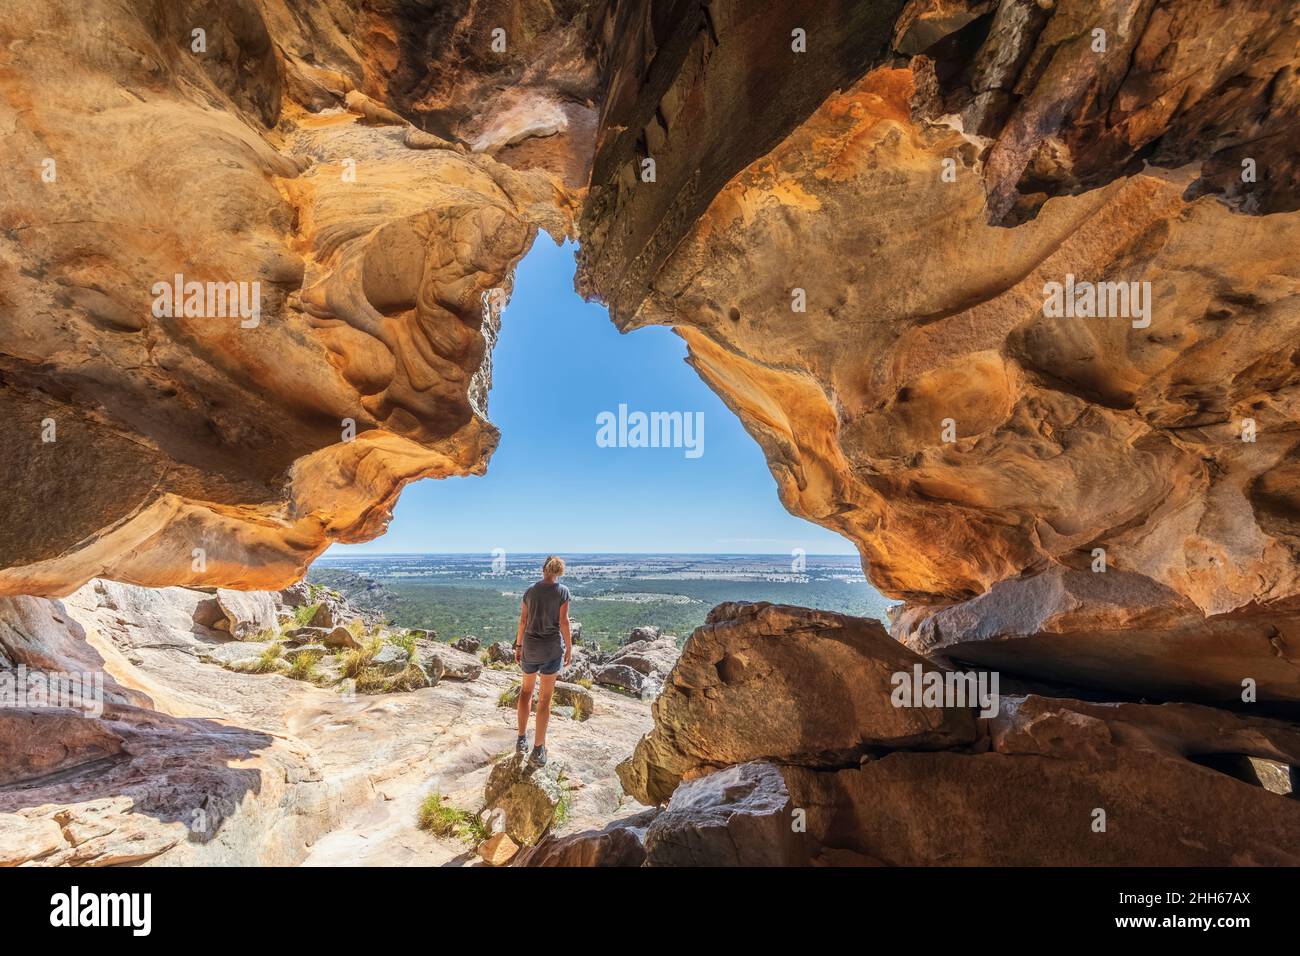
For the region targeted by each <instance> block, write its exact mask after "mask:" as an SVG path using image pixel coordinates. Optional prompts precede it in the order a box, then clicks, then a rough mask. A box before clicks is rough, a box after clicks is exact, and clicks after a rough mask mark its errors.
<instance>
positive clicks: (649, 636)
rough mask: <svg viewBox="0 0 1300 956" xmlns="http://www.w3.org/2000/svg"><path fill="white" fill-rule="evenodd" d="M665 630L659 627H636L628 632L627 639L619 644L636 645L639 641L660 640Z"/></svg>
mask: <svg viewBox="0 0 1300 956" xmlns="http://www.w3.org/2000/svg"><path fill="white" fill-rule="evenodd" d="M662 634H663V630H662V629H660V628H658V627H653V626H647V627H634V628H632V630H631V631H629V632H628V635H627V637H625V638H623V639H622V640H621V641H619V644H634V643H636V642H638V641H655V640H658V639H659V637H660V635H662Z"/></svg>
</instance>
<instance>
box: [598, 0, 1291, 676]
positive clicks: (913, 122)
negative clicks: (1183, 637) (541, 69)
mask: <svg viewBox="0 0 1300 956" xmlns="http://www.w3.org/2000/svg"><path fill="white" fill-rule="evenodd" d="M654 6H655V5H654V4H652V3H645V4H642V5H641V9H649V8H652V7H654ZM760 6H761V5H760V4H759V3H758V0H751V2H737V3H734V4H730V5H729V11H730V16H729V17H728V20H727V24H726V25H725V27H723V28H722V29H721V30H720V31H719V32H716V33H715V32H714V31H713V26H716V18H715V22H713V24H712V26H702V24H701V20H702V19H703V14H702V13H700V14H695V13H692V14H689V15H684V16H682V17H680V18H677V19H676V20H674V22H673V24H672V26H671V27H665V28H664V30H663V31H661V32H660V33H659V34H658V35H657V36H656V44H655V50H656V53H657V56H656V57H655V58H654V69H653V70H652V71H649V72H647V71H645V70H642V69H639V67H638V66H637V64H639V63H640V62H641V60H640V51H639V48H638V43H639V42H640V34H639V33H636V32H628V33H623V32H619V31H612V32H611V33H609V34H608V35H606V37H605V39H604V40H603V47H602V48H603V50H604V55H605V56H606V57H607V58H608V61H609V62H610V63H611V64H613V68H612V69H611V70H610V71H609V72H608V73H607V74H606V76H605V78H604V82H605V89H606V95H607V100H606V103H605V107H604V109H603V111H602V114H601V129H600V135H599V137H598V146H597V151H596V157H595V162H594V166H593V171H592V178H591V188H590V193H589V195H588V198H587V201H586V202H585V204H584V207H583V214H582V221H581V232H582V236H583V242H582V247H581V252H580V263H579V277H578V285H579V288H580V289H582V290H583V292H584V294H586V295H588V296H591V297H594V298H599V299H600V300H602V301H604V302H605V303H607V304H608V305H609V307H610V310H611V316H612V318H613V319H614V321H615V322H616V324H618V325H619V327H620V328H621V329H624V330H628V329H633V328H639V327H643V326H646V325H651V324H660V325H667V326H671V327H673V328H674V329H675V330H676V331H677V333H678V334H680V335H682V336H683V338H684V339H685V340H686V343H687V347H688V349H689V353H690V355H689V361H690V362H691V364H692V365H693V366H694V367H695V368H696V370H697V371H698V372H699V373H700V375H701V377H702V378H703V379H704V381H705V382H706V383H707V384H709V385H710V387H712V388H713V389H714V390H715V391H717V392H718V393H719V394H720V395H721V396H722V398H723V400H724V401H725V402H726V404H727V405H728V407H729V408H731V409H733V410H734V411H735V412H736V413H737V414H738V415H739V417H740V418H741V419H742V421H743V422H744V423H745V425H746V427H747V429H748V430H749V432H750V433H751V434H752V435H753V436H754V437H755V439H756V440H757V441H758V442H759V443H760V445H761V446H762V447H763V450H764V453H765V455H766V457H767V460H768V464H769V467H770V469H771V471H772V473H773V475H774V477H775V479H776V481H777V484H778V488H779V493H780V496H781V500H782V502H783V503H784V504H785V505H786V506H787V507H788V508H790V509H791V510H793V511H794V512H795V513H797V514H800V515H803V516H805V517H807V518H809V519H810V520H812V521H815V522H818V523H820V524H823V525H824V526H826V527H829V528H832V529H834V530H836V531H838V532H840V533H841V534H844V535H845V536H846V537H848V538H850V539H851V540H853V541H855V542H856V543H857V544H858V547H859V549H860V550H861V552H862V555H863V559H864V560H863V566H864V569H865V571H866V572H867V574H868V575H869V576H870V579H871V581H872V583H873V584H875V586H876V587H877V588H879V589H880V590H882V591H883V592H884V593H886V594H887V595H889V596H891V597H895V598H899V599H903V600H908V601H912V602H914V603H918V604H931V605H941V604H949V603H953V602H958V601H964V600H967V599H970V598H973V597H976V596H977V595H979V594H982V593H983V592H985V591H987V590H988V589H989V588H990V587H992V586H993V585H994V584H997V583H998V582H1001V581H1011V580H1015V579H1018V578H1020V577H1022V576H1029V575H1033V574H1037V573H1040V572H1042V571H1043V570H1045V569H1048V568H1051V567H1053V566H1055V565H1066V566H1069V567H1075V568H1086V567H1088V565H1089V563H1090V562H1091V560H1092V559H1093V554H1092V552H1093V551H1094V550H1095V549H1097V548H1102V549H1104V550H1105V552H1106V555H1107V556H1108V562H1109V565H1110V567H1111V568H1112V569H1120V570H1127V571H1132V572H1135V573H1141V574H1145V575H1147V576H1148V577H1150V578H1151V579H1152V580H1153V581H1154V582H1156V583H1158V584H1159V585H1162V586H1164V587H1166V588H1169V589H1170V590H1172V591H1174V592H1176V593H1177V594H1178V595H1180V596H1181V597H1182V598H1184V599H1186V600H1187V601H1189V602H1190V603H1191V604H1192V605H1194V606H1195V607H1196V608H1197V609H1198V610H1199V611H1200V612H1201V614H1202V615H1220V614H1226V613H1229V612H1231V611H1235V610H1239V609H1245V608H1248V607H1251V606H1253V605H1260V606H1266V605H1270V604H1276V603H1277V602H1281V601H1286V600H1288V599H1291V598H1294V597H1296V596H1297V595H1298V594H1300V564H1297V562H1295V560H1294V551H1295V541H1296V528H1295V523H1294V521H1293V520H1292V518H1290V517H1288V516H1289V515H1291V514H1292V513H1293V512H1294V508H1293V507H1292V503H1293V502H1294V500H1295V495H1296V492H1295V486H1296V481H1295V476H1296V473H1297V470H1296V464H1295V451H1294V449H1295V446H1296V437H1297V430H1296V415H1295V410H1294V401H1293V399H1292V392H1293V391H1294V388H1295V384H1296V381H1297V372H1296V370H1295V369H1294V367H1293V366H1292V365H1291V364H1290V362H1289V359H1288V358H1286V356H1289V355H1290V354H1291V350H1292V349H1291V344H1290V343H1291V342H1293V341H1294V340H1295V338H1296V332H1297V325H1298V324H1300V307H1298V303H1300V293H1297V292H1296V288H1297V278H1298V275H1300V273H1298V269H1300V267H1298V266H1297V264H1296V262H1295V259H1294V257H1293V256H1289V255H1288V254H1287V253H1286V252H1285V251H1284V250H1290V249H1292V248H1294V247H1296V245H1297V244H1300V214H1297V212H1296V211H1295V210H1296V209H1297V207H1298V206H1300V164H1298V163H1297V162H1296V160H1295V157H1294V156H1291V155H1282V154H1283V153H1284V152H1285V151H1283V150H1281V149H1280V147H1279V148H1278V149H1277V152H1274V150H1272V149H1270V150H1269V152H1270V153H1274V154H1273V155H1272V156H1270V157H1269V159H1268V162H1269V163H1271V164H1273V168H1274V169H1275V170H1277V173H1278V179H1276V180H1274V181H1272V182H1271V183H1269V184H1268V185H1263V184H1261V183H1259V182H1256V183H1255V184H1253V185H1252V184H1249V183H1243V182H1241V175H1240V174H1241V168H1242V161H1243V159H1244V158H1245V157H1246V152H1247V151H1248V150H1250V149H1252V148H1253V146H1248V145H1247V144H1248V143H1254V142H1257V140H1256V138H1255V137H1257V136H1258V135H1260V134H1261V133H1262V132H1263V130H1265V129H1268V130H1271V131H1273V135H1274V136H1278V137H1280V138H1275V139H1271V140H1270V142H1272V143H1276V144H1280V143H1281V142H1283V141H1284V140H1285V139H1286V138H1287V135H1293V134H1294V131H1295V129H1296V125H1297V123H1298V122H1300V116H1298V115H1297V113H1296V111H1294V110H1283V111H1276V110H1273V109H1269V108H1265V107H1264V106H1263V104H1264V103H1271V102H1274V99H1275V97H1276V95H1277V92H1276V91H1275V90H1273V89H1272V88H1271V86H1270V84H1271V83H1272V82H1273V77H1274V76H1275V75H1276V70H1274V69H1273V68H1271V67H1270V66H1269V65H1268V64H1270V63H1271V62H1273V61H1272V58H1273V57H1274V56H1281V57H1282V58H1283V59H1287V58H1289V57H1290V56H1291V54H1290V52H1289V51H1291V50H1293V48H1294V45H1295V42H1296V39H1297V33H1298V32H1300V27H1298V26H1297V25H1296V24H1295V23H1294V22H1292V21H1291V20H1289V19H1287V17H1286V16H1285V15H1284V14H1283V12H1282V9H1283V8H1282V7H1279V6H1277V5H1273V4H1265V5H1262V6H1260V7H1258V8H1255V9H1253V10H1252V12H1251V14H1250V15H1249V16H1243V17H1242V18H1240V19H1238V20H1236V21H1235V22H1234V23H1232V24H1231V25H1228V26H1223V25H1221V24H1219V23H1218V22H1217V21H1218V19H1219V18H1218V17H1217V16H1216V14H1215V12H1214V11H1216V10H1217V9H1218V8H1217V6H1216V5H1215V4H1214V3H1212V2H1210V0H1194V2H1193V3H1192V4H1191V5H1190V6H1187V7H1180V8H1179V10H1178V11H1177V12H1176V13H1175V12H1173V11H1172V10H1171V9H1166V8H1163V7H1161V8H1159V9H1157V8H1156V7H1151V6H1143V7H1141V8H1140V9H1139V8H1138V7H1135V6H1134V5H1132V4H1120V3H1114V4H1110V3H1108V4H1102V5H1100V6H1099V5H1097V4H1091V3H1084V2H1065V3H1056V4H1051V5H1047V4H1030V3H1020V2H1010V0H1009V2H1005V3H1000V4H998V5H997V7H998V8H997V11H995V12H984V13H980V11H984V10H986V9H987V7H986V5H985V4H982V3H975V2H970V3H957V2H946V0H945V2H918V3H911V4H908V5H907V8H906V11H905V12H902V13H901V15H899V13H900V8H899V7H898V6H897V5H886V6H880V5H876V6H867V5H863V6H861V7H858V8H855V11H854V14H853V15H852V16H846V17H844V18H842V19H841V21H840V22H839V24H838V28H836V29H827V30H825V31H823V33H822V35H821V38H820V44H821V45H820V46H819V56H818V57H817V59H818V60H819V61H821V62H818V63H811V62H808V63H804V64H802V65H801V67H800V80H801V84H800V89H798V90H795V89H793V88H792V87H791V86H790V85H788V84H783V85H782V87H781V89H782V92H783V95H782V96H779V97H778V96H771V97H764V98H762V100H761V102H760V103H758V104H756V105H755V106H754V107H753V108H752V109H751V110H750V111H749V112H748V113H747V114H746V122H745V123H744V124H735V123H733V122H731V121H730V117H731V115H732V114H730V112H729V110H728V109H726V108H725V106H723V104H734V103H737V102H742V101H743V102H752V100H750V99H749V98H748V96H747V94H748V93H750V92H751V91H752V90H753V89H755V88H758V87H759V86H760V85H761V83H762V77H764V76H766V75H770V74H771V72H772V70H773V69H774V67H773V64H780V63H784V62H786V61H788V60H789V53H788V51H787V50H785V49H782V48H781V47H782V45H783V44H785V43H786V42H787V41H788V39H789V38H788V37H787V36H783V35H779V34H780V33H781V31H767V32H764V31H763V30H762V29H761V27H760V26H759V24H761V23H762V22H763V17H762V16H761V15H760V14H759V12H758V11H759V9H760ZM1031 7H1032V8H1036V9H1033V10H1031V9H1030V8H1031ZM972 14H975V15H976V16H978V17H980V19H979V20H978V21H977V20H974V19H970V17H971V15H972ZM1130 14H1132V19H1131V20H1127V19H1125V18H1126V17H1128V16H1129V15H1130ZM968 20H969V22H968V23H967V26H966V27H965V28H964V29H961V30H960V31H959V32H958V28H959V25H960V24H962V23H963V22H965V21H968ZM1121 24H1122V25H1121ZM986 27H987V32H986V30H985V28H986ZM1094 27H1100V28H1102V29H1105V30H1107V31H1108V34H1109V35H1111V36H1112V38H1114V37H1115V36H1117V35H1122V38H1121V39H1119V40H1116V41H1115V42H1113V43H1111V44H1110V45H1109V47H1108V49H1107V51H1106V53H1105V55H1094V54H1093V52H1092V51H1091V50H1090V48H1089V44H1090V42H1091V37H1092V28H1094ZM936 37H951V38H952V42H948V41H947V40H945V41H944V42H942V43H940V44H939V46H937V47H931V48H927V49H926V50H925V55H924V56H916V57H914V58H913V59H912V60H911V61H910V62H908V64H907V65H906V66H905V67H904V66H899V65H898V64H900V60H899V59H897V58H895V52H896V51H898V50H903V51H912V52H915V51H916V50H917V49H918V48H920V47H922V46H924V44H926V43H929V42H931V41H933V40H934V39H935V38H936ZM1281 51H1288V52H1285V53H1283V52H1281ZM803 59H807V60H810V59H811V58H803ZM1247 64H1249V65H1247ZM777 69H778V71H779V70H780V69H781V68H780V67H777ZM959 76H960V79H956V77H959ZM940 77H942V80H940V79H939V78H940ZM1174 77H1195V79H1190V80H1186V81H1185V85H1181V81H1180V85H1179V89H1180V95H1179V97H1178V98H1177V102H1176V103H1171V102H1169V100H1168V96H1167V90H1168V89H1170V86H1169V84H1170V83H1171V82H1173V80H1174ZM1234 77H1236V78H1235V79H1234ZM968 78H969V82H967V80H968ZM1279 82H1281V83H1282V85H1283V86H1284V87H1285V89H1286V90H1288V91H1290V90H1294V89H1295V83H1296V81H1295V80H1294V78H1290V77H1289V75H1288V78H1287V79H1285V80H1282V81H1279ZM1286 95H1292V94H1291V93H1287V94H1286ZM980 97H984V98H985V102H984V104H983V105H982V106H976V103H977V101H978V100H979V98H980ZM989 97H992V100H989V99H988V98H989ZM686 104H691V107H690V108H687V107H686ZM700 104H711V105H710V106H701V105H700ZM997 104H1002V106H1004V107H1005V108H1002V106H998V105H997ZM713 105H716V106H717V107H719V108H718V109H716V110H715V109H714V108H713ZM968 109H973V110H974V112H973V113H967V110H968ZM958 114H965V115H967V116H970V117H971V118H972V119H975V118H976V117H978V118H979V122H980V124H981V125H980V128H979V129H978V130H977V131H976V133H978V135H972V132H971V131H970V130H969V129H968V130H966V131H963V130H962V129H961V128H960V126H961V121H958V122H955V123H954V122H953V120H952V119H945V117H946V116H955V115H958ZM702 115H705V116H708V117H709V120H708V121H704V120H702V118H701V117H702ZM682 130H689V134H687V135H683V134H682ZM1282 130H1286V131H1287V133H1286V134H1282V133H1281V131H1282ZM990 143H991V145H990ZM649 144H653V145H649ZM647 151H649V152H651V153H653V157H654V159H655V162H656V167H655V168H656V184H655V188H654V189H646V188H642V184H640V183H638V181H637V178H636V170H637V163H638V161H639V157H640V156H641V155H644V154H645V153H646V152H647ZM1144 161H1145V163H1144ZM1260 162H1261V163H1262V162H1263V160H1260ZM946 163H952V164H953V165H952V166H951V168H950V172H951V173H952V176H951V179H950V181H945V176H944V169H945V165H946ZM1157 167H1159V168H1157ZM1179 170H1183V172H1181V173H1180V172H1178V171H1179ZM1045 176H1046V177H1049V178H1046V179H1045V178H1044V177H1045ZM1198 176H1199V179H1198ZM1207 193H1217V194H1219V195H1220V196H1222V197H1223V198H1224V199H1225V200H1226V201H1225V202H1220V201H1217V200H1210V199H1209V198H1208V196H1207V195H1206V194H1207ZM1198 197H1199V198H1198ZM1263 211H1268V212H1270V213H1272V214H1271V215H1269V216H1268V217H1267V218H1264V217H1261V216H1258V215H1253V214H1251V213H1258V212H1263ZM918 219H919V220H920V221H922V222H924V223H925V224H926V225H925V226H924V227H922V228H914V227H913V226H910V225H904V224H908V223H915V222H917V221H918ZM990 220H992V222H994V223H997V225H993V224H991V222H990ZM828 222H833V223H835V228H834V229H830V230H825V231H823V229H824V226H825V224H826V223H828ZM1224 235H1231V236H1233V241H1232V242H1231V243H1224V242H1222V237H1223V236H1224ZM810 236H816V237H817V238H816V240H815V241H810V239H809V237H810ZM863 248H870V249H873V250H875V251H874V252H873V258H872V268H871V269H870V270H869V271H868V272H866V273H864V272H863V271H862V270H861V269H860V268H859V267H858V262H859V260H858V259H857V257H856V256H855V250H861V249H863ZM1207 270H1208V271H1207ZM1067 276H1073V277H1075V278H1077V279H1081V280H1085V281H1088V282H1092V283H1097V282H1107V281H1111V282H1125V283H1127V282H1139V283H1150V288H1151V289H1152V290H1153V296H1154V298H1152V299H1151V305H1152V312H1151V314H1150V316H1149V317H1150V319H1151V321H1150V325H1149V326H1148V325H1145V324H1144V320H1143V319H1141V317H1140V316H1136V315H1123V316H1116V317H1113V318H1076V319H1061V318H1054V317H1049V316H1048V315H1045V314H1044V302H1045V297H1046V295H1047V292H1046V291H1045V290H1047V289H1048V288H1049V285H1050V284H1051V283H1054V282H1055V283H1064V282H1065V281H1066V277H1067ZM1279 276H1282V277H1284V278H1282V279H1281V280H1280V282H1279V281H1278V280H1277V279H1276V277H1279ZM1275 283H1276V284H1275ZM1261 287H1266V288H1268V289H1269V290H1270V291H1268V292H1266V293H1265V294H1263V295H1262V296H1261V295H1260V294H1259V293H1258V290H1259V289H1260V288H1261ZM799 290H801V291H802V293H803V294H804V295H805V296H806V303H805V305H806V310H807V311H806V314H805V313H796V314H795V319H796V321H791V306H792V301H793V300H792V295H795V294H796V292H797V291H799ZM796 304H797V303H796ZM1130 319H1132V320H1136V321H1137V323H1138V325H1139V326H1141V327H1135V326H1134V322H1133V321H1130ZM1261 329H1263V330H1266V331H1265V332H1264V333H1262V334H1261V332H1260V330H1261ZM850 342H851V343H858V344H863V343H865V347H863V348H856V347H854V348H849V347H846V345H845V343H850ZM1265 370H1268V371H1265ZM1225 383H1227V384H1225ZM1245 419H1250V420H1252V421H1256V422H1257V423H1258V424H1259V426H1260V432H1259V437H1258V439H1257V440H1256V441H1254V442H1244V441H1242V440H1241V437H1242V428H1243V421H1244V420H1245ZM945 422H950V423H951V425H952V432H953V434H952V438H953V440H952V441H947V440H945V437H944V436H945ZM1120 669H1121V668H1119V667H1117V668H1116V670H1117V671H1118V670H1120Z"/></svg>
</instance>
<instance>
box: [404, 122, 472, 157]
mask: <svg viewBox="0 0 1300 956" xmlns="http://www.w3.org/2000/svg"><path fill="white" fill-rule="evenodd" d="M402 145H403V146H405V147H406V148H407V149H450V150H455V151H456V152H460V153H463V152H465V147H464V146H462V145H461V144H459V143H452V142H449V141H448V140H445V139H443V138H442V137H441V136H435V135H433V134H432V133H425V132H423V131H422V130H418V129H416V128H415V127H413V126H412V127H408V128H407V129H406V131H405V132H403V133H402Z"/></svg>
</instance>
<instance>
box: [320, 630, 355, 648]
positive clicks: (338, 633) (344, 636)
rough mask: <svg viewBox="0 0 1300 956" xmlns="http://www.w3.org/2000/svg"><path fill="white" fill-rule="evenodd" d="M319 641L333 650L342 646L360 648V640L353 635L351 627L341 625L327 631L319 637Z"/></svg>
mask: <svg viewBox="0 0 1300 956" xmlns="http://www.w3.org/2000/svg"><path fill="white" fill-rule="evenodd" d="M320 642H321V643H322V644H324V645H325V646H326V647H328V648H332V649H334V650H341V649H344V648H352V649H354V650H360V649H361V642H360V641H358V640H357V639H356V637H355V635H353V633H352V630H351V628H347V627H342V626H340V627H336V628H334V629H333V630H331V631H329V632H328V633H327V634H325V635H324V636H323V637H322V638H321V641H320Z"/></svg>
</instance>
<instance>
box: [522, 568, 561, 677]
mask: <svg viewBox="0 0 1300 956" xmlns="http://www.w3.org/2000/svg"><path fill="white" fill-rule="evenodd" d="M568 602H569V589H568V588H566V587H565V586H564V585H563V584H561V583H560V582H558V581H555V582H553V583H551V584H548V583H547V582H546V581H538V582H537V583H536V584H534V585H533V586H532V587H530V588H529V589H528V590H527V591H525V592H524V607H526V608H528V623H527V624H526V625H525V626H524V662H525V663H528V664H545V663H546V662H547V661H553V660H555V659H556V658H557V657H560V656H561V655H563V653H564V637H563V635H561V634H560V608H562V607H563V606H564V605H565V604H567V603H568Z"/></svg>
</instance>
